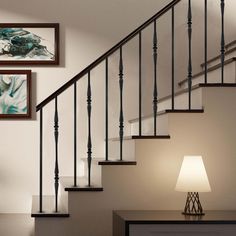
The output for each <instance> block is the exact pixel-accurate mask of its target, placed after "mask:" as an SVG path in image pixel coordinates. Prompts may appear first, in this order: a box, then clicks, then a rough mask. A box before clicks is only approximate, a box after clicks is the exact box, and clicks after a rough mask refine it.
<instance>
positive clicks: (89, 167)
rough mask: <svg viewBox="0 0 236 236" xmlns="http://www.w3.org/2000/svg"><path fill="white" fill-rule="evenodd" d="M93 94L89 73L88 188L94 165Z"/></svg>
mask: <svg viewBox="0 0 236 236" xmlns="http://www.w3.org/2000/svg"><path fill="white" fill-rule="evenodd" d="M91 96H92V92H91V84H90V71H89V72H88V89H87V110H88V145H87V148H88V151H87V154H88V186H89V187H90V186H91V164H92V140H91V110H92V105H91V103H92V99H91Z"/></svg>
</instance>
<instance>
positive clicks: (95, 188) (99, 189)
mask: <svg viewBox="0 0 236 236" xmlns="http://www.w3.org/2000/svg"><path fill="white" fill-rule="evenodd" d="M65 191H67V192H102V191H103V187H101V186H96V185H91V186H88V185H84V186H81V185H80V184H79V185H78V186H76V187H74V186H71V187H69V186H68V187H65Z"/></svg>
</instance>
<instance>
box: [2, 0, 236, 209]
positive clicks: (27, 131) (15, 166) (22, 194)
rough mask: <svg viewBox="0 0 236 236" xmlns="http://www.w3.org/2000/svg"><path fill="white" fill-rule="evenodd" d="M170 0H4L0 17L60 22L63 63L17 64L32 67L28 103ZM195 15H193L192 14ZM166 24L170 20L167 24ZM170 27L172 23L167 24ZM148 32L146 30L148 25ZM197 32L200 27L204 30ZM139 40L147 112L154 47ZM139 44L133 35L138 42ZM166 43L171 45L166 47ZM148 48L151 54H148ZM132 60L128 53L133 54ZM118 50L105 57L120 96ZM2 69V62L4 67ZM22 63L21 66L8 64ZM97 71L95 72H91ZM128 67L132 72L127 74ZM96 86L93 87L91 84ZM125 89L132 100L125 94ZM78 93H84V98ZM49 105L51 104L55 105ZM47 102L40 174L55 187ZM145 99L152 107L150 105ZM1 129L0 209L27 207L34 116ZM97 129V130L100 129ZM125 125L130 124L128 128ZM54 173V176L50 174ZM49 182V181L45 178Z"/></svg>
mask: <svg viewBox="0 0 236 236" xmlns="http://www.w3.org/2000/svg"><path fill="white" fill-rule="evenodd" d="M168 2H170V1H166V0H159V1H156V0H146V1H136V0H128V1H127V0H126V1H125V0H112V1H109V0H101V1H99V2H98V1H92V0H70V1H64V0H50V1H46V0H41V1H30V0H22V1H16V0H1V9H0V22H59V23H60V29H61V33H60V36H61V48H60V50H61V62H60V66H58V67H57V66H51V67H22V69H32V71H33V98H32V100H33V105H34V106H35V104H37V103H39V102H40V101H42V100H43V99H44V98H46V97H47V96H48V95H49V94H51V93H52V92H53V91H55V89H57V88H58V87H59V86H61V85H62V84H64V83H65V82H66V81H67V80H69V79H70V78H71V77H73V76H74V75H75V74H77V73H78V72H79V71H80V70H82V69H83V68H84V67H86V66H87V65H88V64H89V63H90V62H92V61H93V60H94V59H96V58H97V57H98V56H100V55H101V54H102V53H103V52H105V51H106V50H108V49H109V48H110V47H111V46H113V45H114V43H116V42H117V41H118V40H120V39H122V38H123V37H124V36H126V35H127V34H128V33H129V32H130V31H131V30H133V29H134V28H135V27H137V26H139V25H140V24H141V23H142V22H144V20H146V19H147V18H149V17H150V16H151V15H153V14H154V13H156V12H157V11H158V10H159V9H160V8H161V7H162V6H164V5H166V4H167V3H168ZM194 2H195V3H194V6H195V8H194V9H195V10H194V12H195V13H194V19H195V23H194V26H196V27H200V25H202V22H201V21H200V20H199V19H198V18H197V16H198V15H201V14H202V6H200V5H201V3H199V2H201V1H194ZM227 2H228V4H235V3H234V2H233V0H231V1H229V0H228V1H227ZM216 5H217V1H214V0H212V1H209V6H210V7H211V9H213V10H214V11H215V12H217V10H216ZM181 9H182V10H183V9H186V1H183V2H182V3H181V5H179V7H177V12H176V14H177V15H179V17H178V19H177V21H176V27H177V32H178V34H179V35H180V36H182V37H178V39H177V41H176V44H177V45H178V46H177V49H176V61H177V64H176V67H177V68H176V71H177V79H178V80H180V79H183V77H184V75H185V74H186V60H187V57H185V56H184V55H185V52H186V47H185V45H186V44H185V41H186V12H183V11H182V10H181ZM231 9H233V7H231V8H228V12H231V11H232V10H231ZM210 16H211V19H210V23H209V24H211V26H212V27H214V28H213V29H212V30H210V34H211V39H215V38H217V39H219V37H218V36H219V32H220V31H219V17H216V16H215V14H213V13H212V15H210ZM234 18H235V15H234V14H233V12H232V14H230V17H227V27H226V29H233V27H232V24H233V22H235V19H234ZM196 19H197V20H196ZM167 22H169V19H168V16H165V17H164V18H163V19H162V20H161V21H160V23H159V24H160V25H158V35H160V37H159V39H158V41H159V48H158V50H159V57H158V58H161V60H159V68H161V69H160V71H159V72H158V73H159V74H158V76H159V77H158V79H159V81H160V82H159V83H158V84H159V85H160V84H161V85H160V90H159V92H160V95H164V94H166V93H167V87H168V84H169V82H164V81H167V80H169V81H170V69H169V68H170V64H169V59H168V58H169V55H170V54H168V53H170V40H169V36H170V31H169V32H168V31H167V29H168V27H170V26H169V25H167ZM168 24H169V23H168ZM169 29H170V28H169ZM148 31H149V32H152V31H151V29H147V35H148ZM200 31H201V29H199V33H197V32H198V31H195V33H194V40H193V41H194V43H197V44H195V46H194V49H193V55H194V56H195V60H194V70H197V69H195V68H197V65H199V63H200V62H201V61H202V57H203V50H202V45H201V44H200V43H198V42H200V41H201V40H200V39H202V35H201V33H200ZM201 32H202V31H201ZM147 35H146V34H145V37H146V38H147V39H145V40H144V44H145V49H147V48H149V49H148V50H147V52H146V53H145V55H144V58H145V59H144V61H145V62H146V63H147V65H148V66H145V67H144V72H143V73H144V77H143V80H144V82H145V90H146V93H145V95H144V105H145V111H144V112H145V113H148V112H150V111H151V103H152V101H151V100H152V98H151V95H152V87H151V86H150V84H152V72H151V68H150V66H151V65H152V62H151V54H152V44H151V39H152V36H150V37H148V36H147ZM234 36H235V31H233V30H228V31H227V41H230V39H232V38H234ZM136 43H137V41H136ZM217 45H219V40H211V46H210V49H209V50H210V55H213V54H215V51H214V53H213V49H214V50H215V48H216V46H217ZM168 49H169V50H168ZM134 50H135V46H134V45H130V48H129V49H128V50H127V51H126V52H125V53H124V60H125V61H126V62H127V61H131V62H130V65H131V66H130V67H127V66H126V67H125V72H126V77H125V78H129V79H126V85H125V88H124V89H125V94H126V95H125V96H126V97H125V100H126V101H127V100H128V101H129V102H130V104H132V103H133V102H132V101H134V100H135V99H136V98H137V93H136V95H134V94H133V95H132V98H131V94H132V92H131V91H134V90H135V89H134V88H135V87H134V86H137V85H136V83H135V81H136V80H137V68H136V69H135V64H136V62H137V58H136V55H137V51H135V52H134ZM148 53H149V54H148ZM134 58H135V60H136V61H135V60H134V61H133V60H131V59H134ZM117 59H118V58H117V56H116V55H114V56H113V57H112V58H111V61H110V63H111V64H112V65H114V67H113V66H112V68H111V71H110V85H109V86H110V87H111V88H114V89H115V90H112V91H111V92H110V97H113V99H114V98H117V96H118V90H117V85H118V78H117V74H118V69H117V67H116V66H117V64H118V60H117ZM132 65H133V66H132ZM4 68H6V67H4ZM11 68H13V69H14V68H19V67H11ZM96 70H98V71H92V88H93V112H94V113H93V114H99V116H98V117H96V118H95V117H94V118H93V123H92V125H93V132H94V130H95V128H98V129H96V133H97V135H96V136H95V137H94V140H93V146H94V148H95V149H94V150H93V154H94V156H97V157H98V156H101V155H102V152H103V137H104V135H103V130H104V129H103V119H102V118H103V114H104V112H103V110H104V107H103V104H102V103H101V102H100V101H101V100H102V101H103V99H104V97H103V93H102V92H103V89H104V84H103V83H104V80H103V79H102V72H103V70H104V68H102V67H100V68H98V69H96ZM96 72H97V73H96ZM129 74H130V76H128V75H129ZM78 86H79V92H78V94H79V98H78V107H79V112H80V113H85V112H86V102H85V101H86V98H85V95H86V80H81V82H80V83H79V84H78ZM95 88H96V89H95ZM127 94H128V95H129V99H127ZM82 99H83V100H82ZM72 101H73V100H72V94H71V91H70V90H68V92H66V93H65V94H64V95H63V96H61V97H59V113H60V166H61V169H60V174H61V175H68V174H71V173H72V168H73V166H72V159H73V152H72V151H73V149H72V145H73V143H72V141H73V140H72V134H73V133H72V132H73V127H72V122H71V120H72V115H73V114H72V104H71V102H72ZM113 101H114V102H112V103H110V117H111V118H113V120H114V121H116V122H117V125H114V123H111V124H110V126H111V127H112V126H113V127H115V128H114V130H113V133H111V134H110V135H111V136H112V135H113V136H114V135H116V134H117V130H118V105H119V103H118V101H117V100H116V99H114V100H113ZM52 105H53V104H52ZM52 105H50V106H49V107H48V108H46V109H45V111H46V110H48V111H49V113H48V114H46V115H45V117H44V123H45V125H44V132H45V136H46V138H45V142H44V145H45V146H44V151H45V152H44V154H45V155H44V167H45V179H44V180H45V181H44V184H45V185H46V186H45V187H46V192H47V193H50V192H51V191H52V181H53V179H52V177H53V169H54V168H53V166H54V165H53V164H54V146H53V145H54V144H53V113H52V109H50V107H51V106H52ZM148 105H149V106H148ZM133 107H134V109H132V110H130V109H129V108H128V107H127V106H126V107H125V118H126V119H127V118H133V117H134V116H135V114H137V107H135V106H133ZM80 117H81V116H80ZM86 126H87V123H86V116H82V117H81V120H79V121H78V135H79V137H78V144H79V147H78V148H79V153H78V156H79V157H85V154H86V136H87V131H86V130H87V128H86ZM0 129H1V133H2V137H1V139H0V140H1V148H0V163H1V164H0V186H1V195H0V196H1V197H0V199H1V201H0V212H30V204H31V195H32V194H37V189H38V179H37V178H38V122H37V120H36V118H35V115H34V119H32V120H30V121H1V122H0ZM98 131H99V132H98ZM127 132H128V130H127ZM50 177H51V182H48V179H49V178H50ZM46 181H47V183H46Z"/></svg>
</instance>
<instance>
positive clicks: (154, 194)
mask: <svg viewBox="0 0 236 236" xmlns="http://www.w3.org/2000/svg"><path fill="white" fill-rule="evenodd" d="M202 96H203V105H204V113H203V114H198V113H197V114H191V113H189V114H188V113H181V114H177V113H171V114H169V131H170V135H171V139H170V140H137V141H136V145H135V149H136V150H135V151H136V160H137V166H103V167H102V184H103V188H104V191H103V192H96V193H92V192H69V196H68V197H69V199H68V203H69V213H70V218H68V219H57V218H54V219H50V220H48V219H40V218H36V221H35V223H36V236H42V235H43V236H49V235H50V236H54V235H55V236H56V235H57V236H62V235H63V236H64V235H70V236H75V235H76V236H80V235H81V236H111V235H112V210H144V209H145V210H180V214H181V210H182V207H183V206H184V201H185V193H179V192H176V191H175V190H174V188H175V184H176V180H177V177H178V173H179V170H180V166H181V163H182V159H183V156H184V155H202V156H203V160H204V163H205V167H206V170H207V173H208V177H209V181H210V185H211V188H212V192H211V193H201V194H200V197H201V200H202V204H203V208H204V209H207V210H213V209H214V210H234V209H236V147H235V146H236V145H235V140H236V126H235V121H236V109H235V101H236V88H230V87H227V88H203V93H202ZM233 180H235V181H233Z"/></svg>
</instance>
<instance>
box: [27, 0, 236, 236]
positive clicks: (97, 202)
mask: <svg viewBox="0 0 236 236" xmlns="http://www.w3.org/2000/svg"><path fill="white" fill-rule="evenodd" d="M179 2H181V0H174V1H172V2H170V3H169V4H168V5H166V6H165V7H164V8H163V9H162V10H161V11H159V12H158V13H157V14H155V15H154V16H153V17H151V18H150V19H149V20H148V21H146V22H145V23H144V24H143V25H141V26H140V27H138V28H137V29H136V30H134V31H133V32H132V33H130V34H129V35H128V36H127V37H126V38H124V39H123V40H121V41H120V42H119V43H118V44H116V45H115V46H114V47H113V48H111V49H110V50H109V51H108V52H106V53H105V54H103V55H102V56H101V57H99V58H98V59H97V60H96V61H94V62H93V63H92V64H90V65H89V66H88V67H87V68H85V69H84V70H83V71H81V72H80V73H79V74H78V75H76V76H75V77H74V78H72V79H71V80H69V81H68V82H67V83H66V84H65V85H63V86H62V87H61V88H59V89H58V90H57V91H55V92H54V93H53V94H51V95H50V96H49V97H48V98H46V99H45V100H44V101H42V102H41V103H40V104H39V105H38V106H37V112H38V114H39V131H40V132H39V135H40V144H39V147H40V148H39V151H40V153H39V157H40V168H39V196H33V201H32V217H35V235H36V236H41V235H44V236H47V235H50V236H53V235H57V236H60V235H61V236H64V235H69V236H74V235H83V236H93V235H96V236H110V235H112V210H119V209H120V210H124V209H125V210H128V209H138V210H141V209H145V210H149V209H150V210H152V209H160V210H173V209H176V208H177V209H179V208H178V207H176V206H182V205H183V204H182V202H183V199H182V197H181V195H178V194H176V193H173V190H174V185H175V181H176V179H177V175H178V170H179V167H180V164H181V160H182V157H183V156H184V155H186V154H202V155H203V156H204V157H205V160H204V162H205V165H206V167H207V169H208V174H209V176H214V178H215V179H216V181H217V183H218V185H219V186H221V187H222V188H223V187H224V185H225V181H227V178H235V177H236V172H235V170H234V168H233V166H236V165H235V164H236V160H234V159H235V158H233V156H235V154H236V151H235V150H234V142H233V140H235V138H236V128H235V125H234V122H235V120H236V112H235V111H232V108H231V107H235V105H234V102H233V101H235V100H236V93H235V91H236V90H235V87H236V64H235V63H236V55H235V52H236V41H233V42H230V43H228V44H226V45H225V43H224V41H225V40H224V27H223V26H224V1H221V4H220V5H219V6H220V9H221V16H222V18H221V19H222V34H221V35H220V37H221V45H220V48H219V49H218V51H220V55H218V53H217V52H216V55H215V57H214V58H212V59H209V60H208V57H207V51H208V42H207V1H205V5H204V7H205V11H204V12H205V25H204V27H205V28H204V29H205V37H204V40H205V41H204V46H205V47H204V56H205V58H204V59H205V60H204V62H203V63H202V64H201V65H200V68H201V69H200V70H201V71H200V72H199V73H197V74H193V71H192V60H193V58H192V53H191V49H192V46H193V45H192V37H191V32H192V14H191V13H192V9H191V0H189V1H188V12H187V16H188V17H187V26H188V34H187V35H186V37H187V38H188V70H187V78H186V79H183V80H182V81H180V82H179V83H178V88H176V87H175V79H176V78H175V70H176V68H175V64H176V59H175V50H174V49H175V7H176V6H177V5H178V3H179ZM167 13H171V23H172V24H171V28H172V55H171V58H172V61H171V72H172V73H171V78H170V79H171V89H170V90H171V94H170V95H168V96H165V97H162V98H159V95H158V94H159V93H158V92H159V91H158V66H157V60H158V35H157V25H158V20H159V18H161V16H163V15H165V14H167ZM149 26H151V27H153V47H152V50H153V65H152V69H153V88H152V91H153V97H152V103H151V104H150V106H151V107H152V113H151V114H149V115H148V114H147V115H146V114H145V115H143V114H144V112H143V109H144V107H143V103H142V101H143V100H142V99H143V89H142V85H143V81H142V79H143V78H142V65H143V64H144V63H145V62H144V61H143V60H142V51H143V50H142V32H143V30H145V29H146V28H147V27H149ZM134 38H136V39H138V52H139V53H138V71H139V73H138V78H137V84H138V86H137V89H138V100H137V101H136V104H134V106H137V109H136V111H137V114H138V115H137V118H132V119H129V117H128V116H126V113H125V112H124V108H126V107H127V105H125V104H126V103H128V104H129V101H127V100H125V99H124V84H125V83H126V77H125V76H126V75H125V69H124V68H125V63H124V60H123V56H124V50H125V45H126V44H127V43H128V42H129V41H130V40H133V39H134ZM114 53H117V55H118V57H119V66H118V69H117V72H118V73H117V75H118V76H117V79H118V80H119V91H118V101H119V103H116V102H115V103H112V102H111V100H113V99H114V97H115V94H114V97H112V96H111V95H112V94H110V93H109V84H110V83H112V81H110V80H111V78H110V74H109V65H110V64H109V63H110V61H111V59H110V57H111V55H113V54H114ZM101 64H102V65H103V66H104V81H105V82H104V95H102V96H104V98H105V99H104V100H105V104H104V117H103V118H104V134H103V133H102V134H101V135H100V136H101V137H102V139H103V140H102V142H104V146H103V147H100V149H101V150H100V149H99V148H98V151H97V149H96V148H97V147H96V144H99V143H100V142H98V141H96V140H95V142H94V139H93V131H94V128H93V127H92V117H93V116H95V114H94V113H93V98H94V96H93V95H94V94H93V89H94V87H93V83H92V82H93V81H92V76H93V74H92V71H93V70H94V69H95V68H97V67H98V66H99V65H101ZM85 76H86V78H84V77H85ZM80 79H81V81H82V80H86V83H87V84H86V85H87V88H86V89H87V94H86V98H85V100H84V101H86V108H87V114H84V116H85V118H83V121H85V122H86V127H87V129H88V130H87V137H83V138H84V139H86V144H85V145H86V151H85V154H83V156H79V154H78V153H79V152H78V125H79V124H78V122H79V119H80V117H78V87H79V86H80V83H79V82H80ZM68 89H71V90H70V92H72V96H73V103H72V104H70V105H71V106H72V107H73V111H72V113H73V116H72V117H73V126H72V133H71V134H72V135H73V144H70V146H72V147H73V174H72V173H71V174H70V175H69V176H62V175H61V174H60V173H61V172H62V169H63V167H64V166H63V165H59V163H60V152H59V145H60V137H61V136H60V135H61V133H60V126H61V123H60V122H61V120H60V114H61V113H60V110H59V108H58V107H59V102H60V97H61V95H62V94H63V93H64V92H65V91H66V90H67V91H68ZM110 104H112V105H113V106H115V105H117V104H118V109H117V111H114V112H113V110H112V109H113V108H114V107H113V106H109V105H110ZM48 107H49V108H50V109H51V108H53V109H54V144H53V145H54V147H53V149H54V155H55V159H54V177H53V178H52V179H51V180H44V181H49V182H50V183H51V184H53V186H54V194H53V195H44V192H43V182H44V181H43V173H44V169H43V161H44V144H45V139H46V137H44V129H45V123H44V120H45V111H46V112H47V111H48V109H47V108H48ZM111 110H112V112H111ZM114 117H115V118H114ZM127 117H128V119H127ZM117 120H118V121H119V122H118V123H117ZM225 121H227V122H226V123H225ZM115 122H116V123H115ZM93 124H94V123H93ZM83 125H84V126H85V124H83ZM114 126H116V128H114ZM95 128H97V129H98V130H100V129H99V125H98V126H97V127H95ZM226 140H227V142H226ZM83 142H85V141H84V140H83ZM94 144H95V145H94ZM50 145H51V143H50ZM85 145H84V146H85ZM98 146H99V145H98ZM209 147H211V148H209ZM95 149H96V150H95ZM99 150H100V151H99ZM80 153H81V151H80ZM101 153H102V154H101ZM219 154H220V155H221V156H224V158H220V157H219V156H220V155H219ZM99 155H100V156H99ZM45 156H46V155H45ZM71 161H72V159H71V157H70V162H71ZM68 162H69V161H68V160H67V163H68ZM212 162H214V163H215V164H214V167H213V166H212V165H211V164H210V163H212ZM65 163H66V162H65ZM226 163H227V164H226ZM224 165H229V166H230V167H229V168H228V169H227V170H228V173H227V174H225V176H224V175H223V176H219V175H218V173H219V172H221V171H222V166H224ZM79 166H80V167H81V166H82V169H81V168H80V169H78V168H79ZM81 170H82V171H81ZM223 172H224V173H226V171H225V170H223ZM163 180H164V181H163ZM52 181H53V182H54V183H52ZM210 182H211V179H210ZM234 187H235V186H229V189H234ZM159 189H161V191H159ZM213 189H214V193H213V195H212V194H208V196H204V195H203V198H204V200H205V204H206V205H207V206H208V209H214V208H215V206H216V204H215V203H216V202H222V198H223V196H222V195H224V193H223V191H221V189H219V188H217V187H216V188H214V186H213ZM229 189H225V191H226V192H227V191H228V192H229V191H230V190H229ZM231 193H232V192H231ZM213 196H214V202H213V201H212V198H213ZM234 196H235V195H234ZM234 196H233V194H232V196H230V197H229V199H227V201H223V203H222V204H221V205H219V207H218V209H219V208H221V209H224V210H226V209H227V208H228V209H230V206H232V205H233V204H235V200H234ZM167 203H168V204H167ZM113 233H114V235H119V234H117V232H113ZM120 235H122V234H120Z"/></svg>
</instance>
